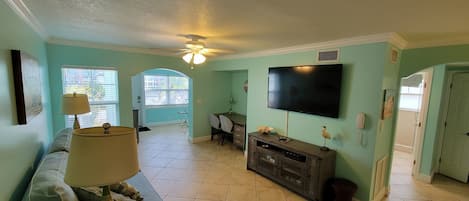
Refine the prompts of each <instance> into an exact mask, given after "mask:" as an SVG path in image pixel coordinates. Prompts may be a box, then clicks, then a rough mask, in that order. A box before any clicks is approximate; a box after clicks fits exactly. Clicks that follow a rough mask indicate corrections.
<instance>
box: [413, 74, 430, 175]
mask: <svg viewBox="0 0 469 201" xmlns="http://www.w3.org/2000/svg"><path fill="white" fill-rule="evenodd" d="M422 76H423V86H422V87H421V88H420V90H421V94H422V95H421V96H420V101H419V106H418V108H419V110H418V117H417V121H416V122H415V123H416V125H415V126H416V128H415V135H414V144H413V149H412V158H413V161H412V176H416V175H418V172H419V168H417V167H420V163H421V161H420V160H421V155H422V147H423V134H424V128H425V123H426V122H425V121H424V120H425V119H427V111H428V103H429V99H430V87H429V86H431V84H432V79H431V78H432V76H433V70H432V69H428V70H425V71H423V72H422Z"/></svg>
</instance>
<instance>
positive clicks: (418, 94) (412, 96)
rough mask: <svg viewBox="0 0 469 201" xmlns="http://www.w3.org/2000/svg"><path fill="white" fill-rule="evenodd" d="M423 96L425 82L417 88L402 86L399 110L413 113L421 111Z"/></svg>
mask: <svg viewBox="0 0 469 201" xmlns="http://www.w3.org/2000/svg"><path fill="white" fill-rule="evenodd" d="M422 95H423V82H422V83H421V84H420V85H419V86H417V87H411V86H401V98H400V101H399V108H400V109H404V110H411V111H420V104H421V102H422V97H423V96H422Z"/></svg>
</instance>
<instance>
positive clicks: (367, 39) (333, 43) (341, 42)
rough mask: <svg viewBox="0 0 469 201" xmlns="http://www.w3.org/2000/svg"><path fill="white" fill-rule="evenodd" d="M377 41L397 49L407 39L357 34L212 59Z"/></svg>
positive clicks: (391, 34)
mask: <svg viewBox="0 0 469 201" xmlns="http://www.w3.org/2000/svg"><path fill="white" fill-rule="evenodd" d="M378 42H389V43H391V44H393V45H395V46H396V47H398V48H399V49H404V48H406V45H407V41H406V40H404V39H403V38H402V37H401V36H400V35H399V34H397V33H381V34H373V35H366V36H357V37H351V38H343V39H338V40H331V41H325V42H319V43H310V44H305V45H296V46H290V47H284V48H277V49H271V50H262V51H256V52H249V53H243V54H234V55H227V56H220V57H217V58H214V59H212V60H226V59H240V58H252V57H262V56H270V55H279V54H288V53H295V52H306V51H312V50H319V49H328V48H339V47H344V46H350V45H361V44H368V43H378Z"/></svg>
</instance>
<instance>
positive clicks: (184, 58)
mask: <svg viewBox="0 0 469 201" xmlns="http://www.w3.org/2000/svg"><path fill="white" fill-rule="evenodd" d="M192 55H193V53H192V52H189V53H187V54H185V55H184V56H182V59H183V60H184V61H185V62H186V63H188V64H190V63H191V60H192Z"/></svg>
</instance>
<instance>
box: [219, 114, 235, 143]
mask: <svg viewBox="0 0 469 201" xmlns="http://www.w3.org/2000/svg"><path fill="white" fill-rule="evenodd" d="M220 124H221V130H222V131H223V132H222V137H221V145H223V143H224V142H225V137H226V136H229V135H233V122H232V121H231V119H229V118H228V117H226V116H224V115H220Z"/></svg>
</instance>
